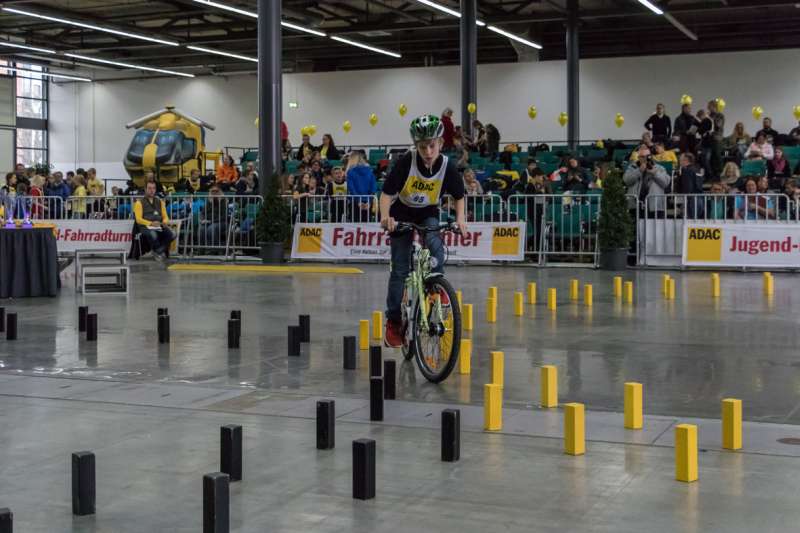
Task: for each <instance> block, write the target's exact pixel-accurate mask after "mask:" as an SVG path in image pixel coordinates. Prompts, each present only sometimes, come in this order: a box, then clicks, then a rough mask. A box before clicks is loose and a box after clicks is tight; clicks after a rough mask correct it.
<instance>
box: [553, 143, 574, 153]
mask: <svg viewBox="0 0 800 533" xmlns="http://www.w3.org/2000/svg"><path fill="white" fill-rule="evenodd" d="M550 151H551V152H553V153H555V154H563V153H566V152H569V146H567V145H566V144H557V145H553V146H551V147H550Z"/></svg>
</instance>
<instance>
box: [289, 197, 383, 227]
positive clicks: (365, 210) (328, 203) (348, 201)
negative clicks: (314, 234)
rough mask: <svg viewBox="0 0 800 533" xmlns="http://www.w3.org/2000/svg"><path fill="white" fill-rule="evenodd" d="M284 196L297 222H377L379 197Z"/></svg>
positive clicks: (293, 219) (293, 221)
mask: <svg viewBox="0 0 800 533" xmlns="http://www.w3.org/2000/svg"><path fill="white" fill-rule="evenodd" d="M284 198H285V199H286V202H287V203H288V204H289V206H290V207H291V210H292V223H295V222H313V223H316V222H320V223H325V222H353V223H377V222H379V219H378V197H377V196H375V195H371V196H326V195H309V196H300V197H294V196H290V195H285V196H284Z"/></svg>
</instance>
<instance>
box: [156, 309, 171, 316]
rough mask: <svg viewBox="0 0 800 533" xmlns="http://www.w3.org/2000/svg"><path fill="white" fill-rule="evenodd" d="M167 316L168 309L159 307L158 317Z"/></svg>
mask: <svg viewBox="0 0 800 533" xmlns="http://www.w3.org/2000/svg"><path fill="white" fill-rule="evenodd" d="M168 314H169V309H168V308H166V307H159V308H158V316H164V315H168Z"/></svg>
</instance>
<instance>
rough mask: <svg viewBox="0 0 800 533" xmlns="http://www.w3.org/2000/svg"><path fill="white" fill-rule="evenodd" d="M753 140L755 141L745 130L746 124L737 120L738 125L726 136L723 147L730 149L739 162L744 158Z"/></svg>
mask: <svg viewBox="0 0 800 533" xmlns="http://www.w3.org/2000/svg"><path fill="white" fill-rule="evenodd" d="M751 142H753V140H752V138H751V137H750V135H749V134H748V133H747V132H745V131H744V124H743V123H741V122H737V123H736V126H734V127H733V132H732V133H731V134H730V135H728V136H727V137H725V140H724V141H723V147H724V148H725V149H727V150H730V152H731V155H732V156H733V157H734V159H735V160H736V162H737V163H738V162H740V161H741V160H742V159H743V158H744V154H745V152H747V148H748V147H749V146H750V143H751Z"/></svg>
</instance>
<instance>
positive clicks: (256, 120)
mask: <svg viewBox="0 0 800 533" xmlns="http://www.w3.org/2000/svg"><path fill="white" fill-rule="evenodd" d="M256 126H258V117H256Z"/></svg>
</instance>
